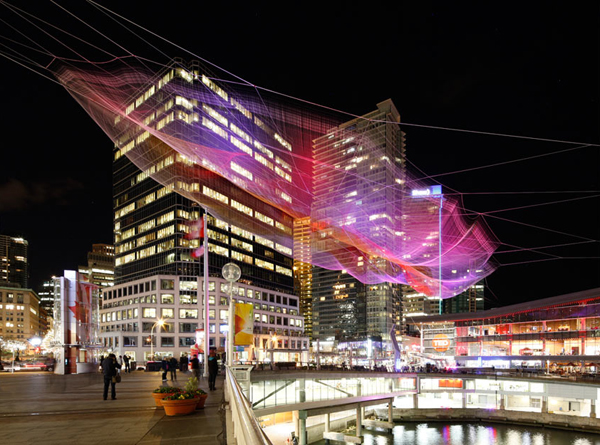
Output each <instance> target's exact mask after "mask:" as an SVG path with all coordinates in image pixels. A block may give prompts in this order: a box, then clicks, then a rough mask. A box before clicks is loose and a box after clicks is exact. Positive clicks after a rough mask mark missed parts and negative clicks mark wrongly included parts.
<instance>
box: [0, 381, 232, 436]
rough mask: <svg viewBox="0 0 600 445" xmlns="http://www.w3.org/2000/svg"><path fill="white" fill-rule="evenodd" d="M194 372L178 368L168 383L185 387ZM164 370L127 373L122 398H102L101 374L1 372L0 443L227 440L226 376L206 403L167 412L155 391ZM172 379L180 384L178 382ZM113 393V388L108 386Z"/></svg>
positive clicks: (204, 386)
mask: <svg viewBox="0 0 600 445" xmlns="http://www.w3.org/2000/svg"><path fill="white" fill-rule="evenodd" d="M190 376H191V373H189V372H188V373H179V372H178V373H177V377H178V381H176V382H171V381H168V382H166V383H167V385H168V386H181V387H183V386H184V385H185V383H186V381H187V379H188V377H190ZM160 377H161V374H160V373H157V372H143V371H134V372H132V373H130V374H122V381H121V383H118V384H117V400H110V394H109V400H106V401H105V400H103V399H102V390H103V386H104V384H103V378H102V374H99V373H98V374H78V375H64V376H63V375H55V374H51V373H47V372H27V373H26V372H21V373H18V372H17V373H14V374H10V373H6V372H2V373H0V442H1V443H6V444H34V443H43V444H44V445H54V444H57V445H59V444H60V445H64V444H65V443H86V444H103V445H104V444H106V443H107V441H109V443H110V444H111V445H117V444H119V445H120V444H123V445H129V444H148V445H149V444H175V443H177V444H178V445H183V444H191V443H194V444H199V443H200V444H203V445H204V444H206V445H213V444H214V445H222V444H224V443H226V438H225V437H224V436H225V434H226V433H225V427H224V424H225V415H224V412H220V411H219V408H220V407H221V404H222V402H223V376H219V377H218V378H217V388H218V389H217V390H216V391H208V382H207V379H206V378H203V379H201V382H200V387H201V388H202V389H204V390H205V391H206V392H207V393H208V395H209V396H208V399H207V400H206V404H205V408H204V409H203V410H198V411H196V412H195V413H194V414H191V415H189V416H182V417H167V416H165V412H164V410H163V409H162V408H158V407H156V406H155V404H154V399H153V398H152V395H151V393H152V390H153V389H155V388H157V387H158V386H161V384H162V381H161V378H160ZM173 383H175V384H174V385H173ZM109 392H110V389H109Z"/></svg>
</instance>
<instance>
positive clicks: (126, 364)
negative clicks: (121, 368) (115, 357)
mask: <svg viewBox="0 0 600 445" xmlns="http://www.w3.org/2000/svg"><path fill="white" fill-rule="evenodd" d="M123 362H124V363H125V372H131V369H130V368H129V356H127V355H126V356H124V357H123Z"/></svg>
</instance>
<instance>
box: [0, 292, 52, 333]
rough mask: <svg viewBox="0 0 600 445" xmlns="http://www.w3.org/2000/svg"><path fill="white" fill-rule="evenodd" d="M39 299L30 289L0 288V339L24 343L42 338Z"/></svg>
mask: <svg viewBox="0 0 600 445" xmlns="http://www.w3.org/2000/svg"><path fill="white" fill-rule="evenodd" d="M43 334H44V332H43V326H41V325H40V299H39V297H38V295H37V294H36V293H35V292H34V291H33V290H31V289H23V288H14V287H4V286H1V287H0V337H2V338H3V339H4V340H18V341H23V342H26V341H27V340H29V339H31V338H32V337H37V336H42V335H43Z"/></svg>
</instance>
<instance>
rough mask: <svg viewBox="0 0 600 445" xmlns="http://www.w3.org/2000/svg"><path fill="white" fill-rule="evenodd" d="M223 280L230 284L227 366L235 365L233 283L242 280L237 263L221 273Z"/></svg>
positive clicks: (227, 266) (229, 264) (231, 264)
mask: <svg viewBox="0 0 600 445" xmlns="http://www.w3.org/2000/svg"><path fill="white" fill-rule="evenodd" d="M221 273H222V274H223V278H225V279H226V280H227V281H228V282H229V320H228V323H227V324H228V329H227V331H228V332H227V366H231V365H233V337H234V336H235V332H234V330H235V323H234V319H233V318H234V312H233V283H235V282H236V281H237V280H239V279H240V277H241V276H242V270H241V269H240V266H238V265H237V264H235V263H227V264H225V265H224V266H223V270H222V271H221Z"/></svg>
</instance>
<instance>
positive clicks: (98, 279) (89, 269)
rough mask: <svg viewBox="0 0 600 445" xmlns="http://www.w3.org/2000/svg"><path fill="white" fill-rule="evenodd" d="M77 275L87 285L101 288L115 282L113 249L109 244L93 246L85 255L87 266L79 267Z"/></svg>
mask: <svg viewBox="0 0 600 445" xmlns="http://www.w3.org/2000/svg"><path fill="white" fill-rule="evenodd" d="M79 274H80V275H82V276H83V277H86V278H87V281H88V283H92V284H95V285H97V286H100V287H101V288H106V287H110V286H112V285H113V284H114V281H115V248H114V246H112V245H109V244H93V245H92V251H91V252H88V255H87V266H79Z"/></svg>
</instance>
